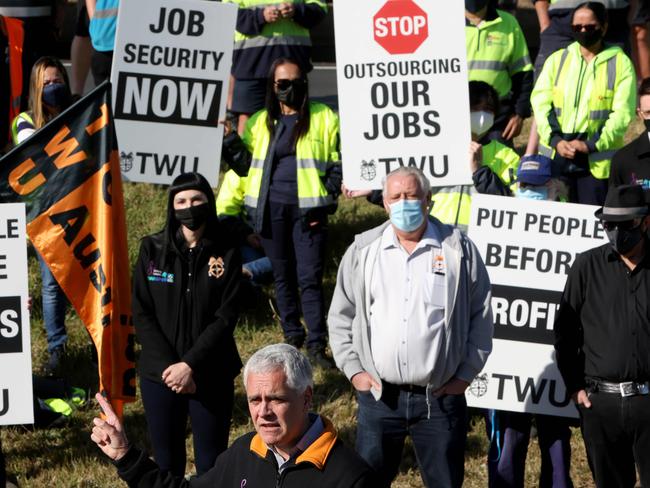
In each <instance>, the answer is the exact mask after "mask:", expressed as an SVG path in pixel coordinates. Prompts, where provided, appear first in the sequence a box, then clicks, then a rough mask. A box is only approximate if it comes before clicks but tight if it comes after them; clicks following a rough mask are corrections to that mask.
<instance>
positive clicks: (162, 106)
mask: <svg viewBox="0 0 650 488" xmlns="http://www.w3.org/2000/svg"><path fill="white" fill-rule="evenodd" d="M236 17H237V6H236V5H234V4H223V3H218V2H206V1H203V0H122V1H121V2H120V9H119V16H118V24H117V34H116V41H115V52H114V56H113V71H112V76H111V81H112V83H113V112H114V115H115V126H116V131H117V139H118V145H119V150H120V158H121V167H122V175H123V177H124V178H125V179H127V180H130V181H139V182H149V183H163V184H169V183H171V182H172V180H173V179H174V178H175V177H176V176H178V175H179V174H180V173H185V172H191V171H197V172H199V173H201V174H203V175H204V176H205V177H206V178H207V179H208V181H209V182H210V184H211V185H212V186H214V187H216V186H217V182H218V177H219V161H220V159H221V142H222V139H223V128H222V127H221V126H219V124H218V121H219V120H220V119H223V118H225V111H226V97H227V92H228V89H227V87H228V79H229V76H230V68H231V65H232V48H233V37H234V31H235V21H236Z"/></svg>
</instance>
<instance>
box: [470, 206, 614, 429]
mask: <svg viewBox="0 0 650 488" xmlns="http://www.w3.org/2000/svg"><path fill="white" fill-rule="evenodd" d="M597 208H598V207H592V206H590V205H577V204H570V203H558V202H545V201H534V200H525V199H520V198H512V197H497V196H490V195H475V196H473V197H472V211H471V220H470V226H469V236H470V238H471V239H472V240H473V241H474V243H475V244H476V246H477V247H478V249H479V252H480V254H481V257H482V258H483V261H484V262H485V265H486V268H487V270H488V273H489V275H490V281H491V282H492V303H491V304H492V315H493V318H494V341H493V348H492V354H490V357H489V358H488V360H487V363H486V364H485V367H484V368H483V371H481V373H480V374H479V375H478V377H477V378H476V379H475V380H474V382H473V383H472V384H471V385H470V387H469V388H468V390H467V393H466V396H467V403H468V405H471V406H474V407H483V408H495V409H498V410H510V411H515V412H531V413H541V414H548V415H557V416H564V417H577V411H576V409H575V407H574V406H573V404H572V402H571V398H570V397H569V394H568V393H567V391H566V388H565V386H564V382H563V381H562V377H561V376H560V372H559V371H558V369H557V363H556V361H555V350H554V348H553V343H554V336H553V322H554V321H555V317H556V314H557V311H558V309H559V304H560V299H561V297H562V291H563V290H564V284H565V282H566V278H567V274H568V272H569V269H570V267H571V265H572V264H573V262H574V261H575V259H576V257H577V255H578V254H579V253H581V252H584V251H587V250H589V249H592V248H594V247H597V246H600V245H602V244H605V243H606V242H607V236H606V234H605V231H604V229H603V228H602V226H601V224H600V221H598V219H596V217H595V216H594V212H595V211H596V209H597Z"/></svg>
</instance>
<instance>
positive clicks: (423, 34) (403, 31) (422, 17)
mask: <svg viewBox="0 0 650 488" xmlns="http://www.w3.org/2000/svg"><path fill="white" fill-rule="evenodd" d="M372 20H373V29H374V34H375V41H377V43H378V44H379V45H380V46H381V47H383V48H384V49H385V50H386V51H388V52H389V53H391V54H411V53H414V52H415V51H416V50H417V48H419V47H420V45H421V44H422V43H423V42H424V41H425V40H426V38H427V37H429V19H428V17H427V13H426V12H425V11H424V10H422V9H421V8H420V7H418V6H417V5H416V4H415V2H414V1H413V0H388V1H387V2H386V4H385V5H384V6H383V7H382V8H380V9H379V12H377V13H376V14H375V16H374V17H373V19H372Z"/></svg>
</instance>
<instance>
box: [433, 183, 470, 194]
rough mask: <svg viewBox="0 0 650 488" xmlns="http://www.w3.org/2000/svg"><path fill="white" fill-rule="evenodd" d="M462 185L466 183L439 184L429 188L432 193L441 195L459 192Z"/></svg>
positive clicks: (461, 189)
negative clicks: (453, 184) (436, 186)
mask: <svg viewBox="0 0 650 488" xmlns="http://www.w3.org/2000/svg"><path fill="white" fill-rule="evenodd" d="M463 186H466V185H455V186H440V187H438V188H435V187H434V188H432V189H431V190H433V191H432V193H433V195H442V194H443V193H460V192H461V191H463Z"/></svg>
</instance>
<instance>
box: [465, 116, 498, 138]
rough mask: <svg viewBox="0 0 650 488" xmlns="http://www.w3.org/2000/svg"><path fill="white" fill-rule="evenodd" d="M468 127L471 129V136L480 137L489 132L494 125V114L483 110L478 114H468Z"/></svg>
mask: <svg viewBox="0 0 650 488" xmlns="http://www.w3.org/2000/svg"><path fill="white" fill-rule="evenodd" d="M469 120H470V125H471V127H472V134H474V135H475V136H477V137H482V136H483V135H485V134H486V133H487V131H489V130H490V127H492V125H493V124H494V114H493V113H492V112H485V111H483V110H481V111H478V112H470V114H469Z"/></svg>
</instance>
